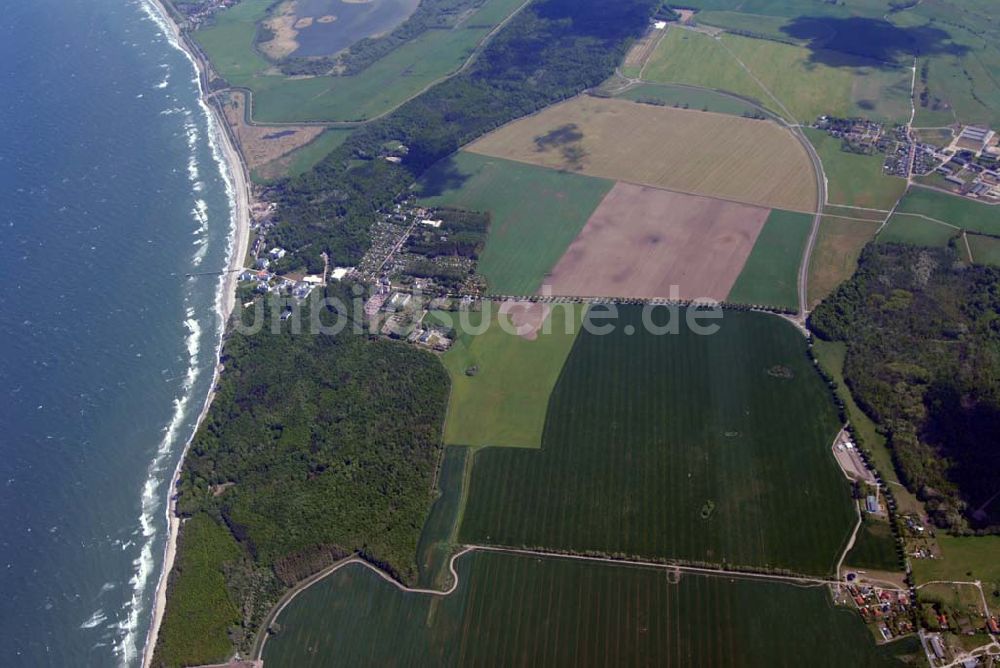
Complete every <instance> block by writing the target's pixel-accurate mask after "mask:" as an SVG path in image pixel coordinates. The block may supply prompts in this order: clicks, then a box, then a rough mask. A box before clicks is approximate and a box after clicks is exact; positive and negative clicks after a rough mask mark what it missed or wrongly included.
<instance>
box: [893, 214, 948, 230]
mask: <svg viewBox="0 0 1000 668" xmlns="http://www.w3.org/2000/svg"><path fill="white" fill-rule="evenodd" d="M893 215H894V216H913V217H914V218H923V219H924V220H929V221H930V222H932V223H937V224H938V225H944V226H945V227H950V228H951V229H953V230H961V229H962V228H961V227H959V226H958V225H953V224H951V223H948V222H945V221H943V220H938V219H937V218H931V217H930V216H925V215H924V214H922V213H910V212H909V211H895V212H893Z"/></svg>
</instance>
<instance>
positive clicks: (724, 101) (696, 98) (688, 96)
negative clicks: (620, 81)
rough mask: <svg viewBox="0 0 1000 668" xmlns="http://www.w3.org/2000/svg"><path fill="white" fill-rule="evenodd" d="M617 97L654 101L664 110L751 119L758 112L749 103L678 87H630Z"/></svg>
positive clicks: (699, 89)
mask: <svg viewBox="0 0 1000 668" xmlns="http://www.w3.org/2000/svg"><path fill="white" fill-rule="evenodd" d="M616 97H620V98H624V99H626V100H633V101H636V102H647V103H650V102H655V103H658V104H662V105H664V106H667V107H681V108H686V109H697V110H701V111H713V112H715V113H717V114H730V115H732V116H750V115H753V114H755V113H759V112H758V111H757V108H756V107H754V105H753V104H751V103H750V102H744V101H742V100H740V99H738V98H736V97H733V96H731V95H725V94H723V93H718V92H716V91H712V90H705V89H704V88H692V87H690V86H681V85H677V84H651V83H644V84H639V85H638V86H633V87H632V88H629V89H628V90H627V91H625V92H624V93H621V94H620V95H617V96H616Z"/></svg>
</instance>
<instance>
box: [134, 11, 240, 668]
mask: <svg viewBox="0 0 1000 668" xmlns="http://www.w3.org/2000/svg"><path fill="white" fill-rule="evenodd" d="M142 6H143V7H144V8H145V9H146V10H147V11H148V12H149V16H150V18H151V19H152V20H153V21H154V22H155V23H156V24H157V25H158V26H159V27H160V29H161V30H163V32H164V34H165V35H166V36H167V38H168V41H170V43H171V46H174V47H175V48H177V49H178V50H180V51H181V53H183V54H184V55H185V56H186V57H187V59H188V60H189V61H190V63H191V65H192V68H193V69H194V71H195V74H196V77H197V79H196V80H197V83H198V88H199V90H198V95H199V97H198V102H199V105H200V107H201V110H202V111H203V113H204V114H205V115H206V119H207V120H206V122H207V124H208V128H209V138H208V139H209V145H210V147H211V149H212V155H213V157H214V158H215V159H216V161H217V162H218V164H219V168H220V173H221V177H222V179H223V181H224V182H225V184H226V194H227V196H228V197H229V199H230V235H229V240H228V241H229V248H228V250H227V257H226V266H227V267H228V271H226V272H223V274H222V276H220V280H219V288H218V290H217V292H216V301H215V306H216V311H217V314H218V315H219V316H220V325H219V337H218V341H217V343H216V350H215V359H216V361H218V359H219V355H220V354H221V350H222V338H223V334H224V332H225V324H226V322H227V320H228V318H229V315H230V314H231V312H232V309H233V307H234V305H235V302H236V273H235V271H233V270H234V269H239V268H240V267H242V265H243V264H244V257H245V255H246V250H247V246H248V243H249V228H250V213H249V200H250V187H249V180H248V178H247V173H246V166H245V165H244V163H243V161H242V158H241V156H240V154H239V151H238V150H237V149H236V148H235V146H234V145H233V141H232V138H231V136H230V135H229V134H228V131H227V127H226V125H225V119H223V118H221V117H220V116H219V114H218V110H217V108H216V107H214V106H212V105H209V104H208V103H207V102H206V98H207V92H206V90H205V89H204V88H203V87H202V81H203V75H204V73H203V72H202V69H201V61H200V60H199V59H198V58H197V57H196V56H195V54H193V53H191V52H190V51H189V50H188V48H187V42H186V41H185V40H184V37H183V35H182V34H181V31H180V29H179V27H178V26H177V24H176V23H174V21H173V20H172V19H171V18H170V14H169V13H168V11H167V10H166V8H165V7H164V6H163V5H162V4H161V3H160V1H159V0H146V1H144V2H143V3H142ZM220 372H221V365H219V364H218V363H216V364H215V366H214V369H213V375H212V384H211V386H210V388H211V389H210V390H209V392H208V394H207V396H206V397H205V403H204V404H203V405H202V409H201V412H200V413H199V415H198V420H197V422H196V423H195V427H194V430H193V431H192V433H191V437H190V438H189V439H188V440H187V442H186V443H185V444H184V448H183V450H182V451H181V454H180V457H179V459H178V462H177V467H176V468H175V469H174V473H173V476H172V477H171V479H170V486H169V487H168V491H167V503H166V504H165V505H166V509H165V515H166V519H167V530H168V535H167V541H166V544H165V546H164V550H163V565H162V568H161V570H160V575H159V580H158V581H157V586H156V590H155V592H154V594H153V610H152V618H151V620H150V625H149V629H148V631H147V633H146V641H145V644H144V647H143V649H142V665H143V666H147V667H148V666H149V665H150V664H151V662H152V658H153V650H154V649H155V647H156V640H157V637H158V633H159V627H160V623H161V622H162V620H163V614H164V611H165V609H166V593H167V592H166V585H167V581H168V578H169V574H170V571H171V569H172V567H173V562H174V558H175V556H176V549H177V537H178V533H179V530H180V518H179V517H178V516H177V514H176V501H175V500H174V498H173V494H174V490H175V489H176V486H177V481H178V479H179V477H180V472H181V467H182V466H183V463H184V459H185V457H186V455H187V451H188V448H189V447H190V445H191V441H192V440H193V437H194V434H195V433H197V430H198V428H199V427H200V425H201V424H202V422H203V421H204V418H205V416H206V415H207V414H208V410H209V408H210V406H211V404H212V400H213V398H214V396H215V387H216V386H217V385H218V382H219V374H220Z"/></svg>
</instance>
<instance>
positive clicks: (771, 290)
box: [726, 209, 813, 309]
mask: <svg viewBox="0 0 1000 668" xmlns="http://www.w3.org/2000/svg"><path fill="white" fill-rule="evenodd" d="M812 222H813V216H810V215H808V214H805V213H794V212H791V211H779V210H777V209H775V210H774V211H772V212H771V214H770V215H769V216H768V217H767V222H766V223H765V224H764V229H762V230H761V231H760V236H758V237H757V242H756V243H755V244H754V246H753V250H752V251H751V252H750V257H748V258H747V262H746V264H745V265H743V271H741V272H740V275H739V277H738V278H737V279H736V283H734V284H733V288H732V290H730V291H729V296H728V297H727V298H726V301H728V302H730V303H734V304H754V305H758V306H774V307H778V308H786V309H797V308H798V305H799V290H798V272H799V264H800V263H801V262H802V252H803V250H804V249H805V245H806V240H807V239H808V238H809V230H810V229H812Z"/></svg>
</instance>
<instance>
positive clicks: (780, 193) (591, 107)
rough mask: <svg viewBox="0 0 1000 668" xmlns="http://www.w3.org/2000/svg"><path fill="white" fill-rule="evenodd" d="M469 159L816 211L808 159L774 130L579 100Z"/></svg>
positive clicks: (766, 124)
mask: <svg viewBox="0 0 1000 668" xmlns="http://www.w3.org/2000/svg"><path fill="white" fill-rule="evenodd" d="M468 150H470V151H473V152H475V153H481V154H485V155H491V156H496V157H500V158H507V159H510V160H517V161H520V162H526V163H532V164H537V165H542V166H545V167H551V168H553V169H558V170H564V171H567V172H571V173H578V174H587V175H590V176H598V177H603V178H608V179H614V180H620V181H628V182H631V183H637V184H642V185H648V186H653V187H658V188H665V189H667V190H676V191H679V192H684V193H689V194H695V195H704V196H709V197H718V198H721V199H728V200H732V201H735V202H742V203H745V204H753V205H756V206H763V207H768V208H782V209H789V210H793V211H814V210H815V208H816V196H817V193H816V183H815V176H814V174H813V169H812V164H811V163H810V160H809V157H808V155H807V154H806V151H805V149H804V148H803V147H802V146H801V145H800V144H799V142H798V141H797V140H796V139H795V137H794V136H793V135H792V133H791V132H790V131H788V130H787V129H785V128H782V127H780V126H779V125H778V124H777V123H774V122H771V121H765V120H753V119H747V118H739V117H735V116H730V115H726V114H716V113H712V112H703V111H692V110H686V109H674V108H670V107H659V106H654V105H649V104H639V103H635V102H631V101H629V100H623V99H607V98H596V97H591V96H587V95H583V96H578V97H575V98H573V99H571V100H568V101H566V102H563V103H561V104H557V105H554V106H552V107H548V108H546V109H544V110H543V111H541V112H539V113H537V114H535V115H533V116H529V117H527V118H523V119H521V120H518V121H515V122H513V123H510V124H508V125H506V126H504V127H502V128H500V129H499V130H496V131H494V132H492V133H490V134H488V135H486V136H485V137H483V138H482V139H479V140H478V141H476V142H474V143H473V144H471V145H470V146H469V147H468Z"/></svg>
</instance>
